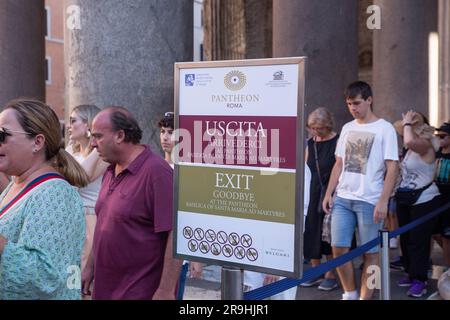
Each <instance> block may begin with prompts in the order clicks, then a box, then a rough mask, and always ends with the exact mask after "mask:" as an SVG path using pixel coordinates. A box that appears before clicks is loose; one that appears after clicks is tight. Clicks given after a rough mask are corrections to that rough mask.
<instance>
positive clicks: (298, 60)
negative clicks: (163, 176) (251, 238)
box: [173, 57, 307, 278]
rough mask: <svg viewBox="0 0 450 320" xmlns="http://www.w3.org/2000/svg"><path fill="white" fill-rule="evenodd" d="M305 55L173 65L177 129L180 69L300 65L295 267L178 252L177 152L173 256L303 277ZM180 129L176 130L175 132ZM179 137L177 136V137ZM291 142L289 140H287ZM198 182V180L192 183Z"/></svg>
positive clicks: (296, 160)
mask: <svg viewBox="0 0 450 320" xmlns="http://www.w3.org/2000/svg"><path fill="white" fill-rule="evenodd" d="M306 61H307V58H306V57H290V58H270V59H252V60H229V61H206V62H179V63H175V68H174V103H175V119H174V120H175V123H174V124H175V129H178V128H179V125H180V119H179V115H180V112H179V111H180V72H181V71H182V70H186V69H200V68H223V67H228V68H235V67H237V68H239V67H258V66H277V65H298V78H297V84H298V85H297V118H296V156H295V162H296V169H295V170H296V172H295V189H296V190H295V195H296V196H295V199H292V201H295V206H294V207H295V223H294V225H295V232H294V238H295V239H293V241H294V259H293V261H294V268H293V272H289V271H285V270H279V269H274V268H266V267H261V266H255V265H251V264H247V263H246V264H242V263H235V262H230V261H223V260H220V259H211V258H203V257H198V256H191V255H186V254H180V253H178V250H177V249H178V248H177V243H178V237H179V232H180V230H178V222H179V221H178V212H179V195H180V194H179V178H180V175H179V170H180V168H179V164H178V162H179V161H178V159H177V156H178V155H174V156H175V172H174V208H173V214H174V232H173V234H174V236H173V250H174V256H175V257H176V258H179V259H185V260H189V261H198V262H203V263H206V264H214V265H220V266H231V267H238V268H242V269H245V270H250V271H257V272H262V273H268V274H274V275H280V276H286V277H296V278H298V277H300V276H301V275H302V272H303V216H304V214H303V208H304V206H303V202H304V199H303V198H304V196H303V192H304V191H303V188H304V165H305V160H304V159H305V154H304V151H305V130H304V129H305V115H304V114H305V112H304V111H305V110H304V106H305V73H306ZM176 131H177V130H175V132H176ZM175 139H177V138H175ZM285 143H288V142H285ZM193 184H195V182H193Z"/></svg>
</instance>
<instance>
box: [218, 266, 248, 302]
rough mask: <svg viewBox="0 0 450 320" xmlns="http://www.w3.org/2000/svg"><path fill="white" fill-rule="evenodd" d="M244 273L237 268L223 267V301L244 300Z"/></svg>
mask: <svg viewBox="0 0 450 320" xmlns="http://www.w3.org/2000/svg"><path fill="white" fill-rule="evenodd" d="M243 275H244V273H243V271H242V269H239V268H235V267H227V266H224V267H222V288H221V295H222V300H243V298H244V290H243Z"/></svg>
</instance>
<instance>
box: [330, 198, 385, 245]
mask: <svg viewBox="0 0 450 320" xmlns="http://www.w3.org/2000/svg"><path fill="white" fill-rule="evenodd" d="M374 209H375V206H374V205H373V204H370V203H368V202H364V201H360V200H348V199H343V198H339V197H336V200H335V201H334V203H333V209H332V213H331V245H332V246H333V247H345V248H350V247H351V244H352V239H353V233H354V232H355V228H356V227H358V236H359V240H360V242H361V244H365V243H366V242H369V241H370V240H373V239H375V238H377V237H378V231H379V230H380V229H381V228H382V225H383V222H379V223H374V222H373V211H374ZM377 252H378V246H375V247H373V248H372V249H370V250H369V251H367V253H377Z"/></svg>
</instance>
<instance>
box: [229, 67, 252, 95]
mask: <svg viewBox="0 0 450 320" xmlns="http://www.w3.org/2000/svg"><path fill="white" fill-rule="evenodd" d="M224 83H225V87H227V88H228V89H230V90H231V91H237V90H241V89H242V88H243V87H244V86H245V84H246V83H247V78H246V77H245V74H243V73H242V72H240V71H237V70H233V71H230V72H228V73H227V74H226V75H225V79H224Z"/></svg>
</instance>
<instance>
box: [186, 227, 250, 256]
mask: <svg viewBox="0 0 450 320" xmlns="http://www.w3.org/2000/svg"><path fill="white" fill-rule="evenodd" d="M183 237H184V238H185V239H187V240H188V244H187V245H188V249H189V250H190V251H191V252H201V253H203V254H207V253H211V254H213V255H214V256H219V255H223V256H224V257H227V258H230V257H231V256H233V255H234V257H236V258H237V259H239V260H242V259H244V258H247V259H248V260H250V261H256V260H257V259H258V251H257V250H256V249H255V248H252V247H251V245H252V243H253V239H252V237H251V236H250V235H248V234H243V235H241V236H240V235H239V234H237V233H236V232H231V233H229V234H227V233H226V232H225V231H219V232H216V231H214V230H212V229H207V230H206V231H205V230H203V229H202V228H195V229H193V228H192V227H190V226H186V227H184V228H183Z"/></svg>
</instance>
